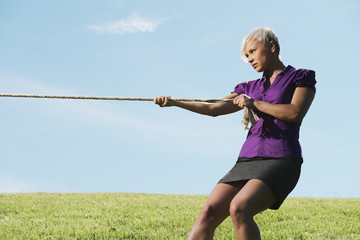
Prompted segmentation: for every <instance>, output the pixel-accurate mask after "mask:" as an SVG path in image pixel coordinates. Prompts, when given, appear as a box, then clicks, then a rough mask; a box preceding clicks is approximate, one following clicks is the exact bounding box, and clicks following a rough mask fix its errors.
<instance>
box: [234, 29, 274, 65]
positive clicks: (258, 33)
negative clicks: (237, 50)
mask: <svg viewBox="0 0 360 240" xmlns="http://www.w3.org/2000/svg"><path fill="white" fill-rule="evenodd" d="M251 40H258V41H260V42H262V43H270V41H273V42H274V44H275V47H276V52H277V53H278V54H280V44H279V40H278V38H277V36H276V34H275V33H274V31H273V30H271V29H270V28H268V27H260V28H255V29H254V30H252V31H251V32H250V33H249V34H248V35H247V36H246V37H245V38H244V40H243V41H242V43H241V57H242V58H243V59H244V61H245V62H247V57H246V56H245V47H246V44H247V43H248V42H249V41H251ZM279 57H280V55H279Z"/></svg>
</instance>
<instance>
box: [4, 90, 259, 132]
mask: <svg viewBox="0 0 360 240" xmlns="http://www.w3.org/2000/svg"><path fill="white" fill-rule="evenodd" d="M0 97H12V98H51V99H85V100H117V101H153V100H154V99H153V98H130V97H97V96H64V95H38V94H13V93H0ZM172 100H173V101H176V102H205V103H220V102H232V101H233V99H197V98H172ZM258 120H259V117H258V116H256V115H255V114H254V112H253V110H252V109H250V108H248V107H245V108H244V116H243V120H242V123H243V124H244V125H245V130H247V129H249V127H248V125H249V123H250V124H251V126H255V124H256V122H257V121H258Z"/></svg>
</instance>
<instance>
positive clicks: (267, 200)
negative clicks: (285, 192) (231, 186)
mask: <svg viewBox="0 0 360 240" xmlns="http://www.w3.org/2000/svg"><path fill="white" fill-rule="evenodd" d="M275 201H276V196H275V194H274V193H273V192H272V190H271V189H270V188H269V187H268V186H267V185H266V184H265V183H264V182H262V181H261V180H258V179H252V180H249V181H248V182H247V183H246V184H245V185H244V187H243V188H242V189H241V190H240V191H239V192H238V193H237V195H236V196H235V197H234V198H233V200H232V201H231V203H230V215H231V220H232V222H233V225H234V229H235V235H236V239H242V240H245V239H251V240H255V239H261V237H260V231H259V228H258V226H257V225H256V223H255V221H254V219H253V217H254V216H255V215H256V214H258V213H259V212H262V211H264V210H266V209H268V208H269V207H271V206H272V205H273V204H274V203H275Z"/></svg>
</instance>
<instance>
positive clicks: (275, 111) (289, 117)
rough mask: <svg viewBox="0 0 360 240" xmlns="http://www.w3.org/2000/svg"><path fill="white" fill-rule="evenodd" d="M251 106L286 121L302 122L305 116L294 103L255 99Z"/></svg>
mask: <svg viewBox="0 0 360 240" xmlns="http://www.w3.org/2000/svg"><path fill="white" fill-rule="evenodd" d="M250 107H251V108H255V109H257V110H258V111H260V112H263V113H266V114H268V115H271V116H273V117H275V118H277V119H279V120H281V121H284V122H300V121H301V120H302V119H303V117H304V116H303V115H302V114H301V112H300V109H299V108H298V107H296V106H294V105H292V104H271V103H267V102H263V101H257V100H255V101H253V103H252V105H251V106H250Z"/></svg>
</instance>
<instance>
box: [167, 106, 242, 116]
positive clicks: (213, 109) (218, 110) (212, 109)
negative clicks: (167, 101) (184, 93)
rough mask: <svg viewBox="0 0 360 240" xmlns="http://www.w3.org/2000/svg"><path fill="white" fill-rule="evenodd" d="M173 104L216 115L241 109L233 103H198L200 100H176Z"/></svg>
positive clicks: (196, 111)
mask: <svg viewBox="0 0 360 240" xmlns="http://www.w3.org/2000/svg"><path fill="white" fill-rule="evenodd" d="M173 106H176V107H180V108H183V109H186V110H189V111H192V112H195V113H199V114H203V115H207V116H212V117H216V116H219V115H224V114H229V113H232V112H235V111H237V110H239V108H238V107H237V106H235V105H234V104H232V103H211V104H208V103H198V102H174V103H173Z"/></svg>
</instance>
